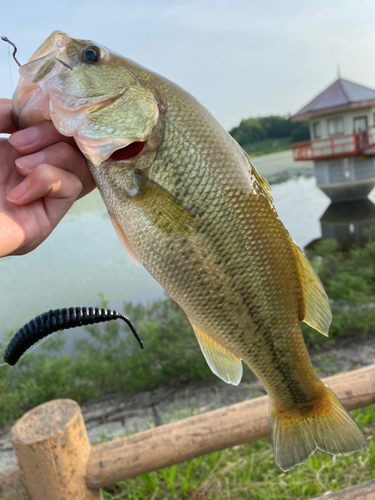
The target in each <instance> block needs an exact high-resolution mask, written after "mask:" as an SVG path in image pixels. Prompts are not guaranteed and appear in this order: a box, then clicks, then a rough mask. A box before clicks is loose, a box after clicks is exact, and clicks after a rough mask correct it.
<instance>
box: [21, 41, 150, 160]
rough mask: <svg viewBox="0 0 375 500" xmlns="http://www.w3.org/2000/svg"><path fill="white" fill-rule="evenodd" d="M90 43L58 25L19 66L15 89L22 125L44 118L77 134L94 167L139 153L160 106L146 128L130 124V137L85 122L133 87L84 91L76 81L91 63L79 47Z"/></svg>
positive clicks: (67, 132) (71, 134) (70, 134)
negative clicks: (17, 81)
mask: <svg viewBox="0 0 375 500" xmlns="http://www.w3.org/2000/svg"><path fill="white" fill-rule="evenodd" d="M87 43H89V42H88V41H85V40H76V39H73V38H70V37H69V36H68V35H66V34H65V33H63V32H61V31H55V32H53V33H52V34H51V35H50V37H49V38H48V39H47V40H46V41H45V42H44V43H43V44H42V45H41V46H40V47H39V48H38V49H37V51H36V52H35V53H34V54H33V55H32V56H31V58H30V60H29V61H28V62H27V63H26V64H25V65H23V66H21V67H20V68H19V74H20V80H19V83H18V86H17V88H16V90H15V93H14V95H13V117H14V121H15V123H16V125H18V127H19V128H26V127H29V126H32V125H35V124H36V123H39V122H41V121H44V120H49V121H52V122H53V124H54V126H55V128H56V129H57V130H58V131H59V132H60V133H61V134H62V135H65V136H67V137H73V138H74V139H75V141H76V143H77V145H78V147H79V149H80V150H81V152H82V153H83V154H84V156H85V157H86V158H87V159H88V160H89V161H90V162H91V163H92V164H93V165H94V166H95V167H100V166H102V164H103V163H105V162H106V160H109V161H110V162H113V161H122V160H129V159H133V158H135V157H137V156H138V155H140V154H141V152H142V151H143V149H144V147H145V145H146V143H147V141H148V138H149V136H150V133H151V130H152V129H153V127H154V125H155V124H156V122H157V120H158V116H159V111H158V108H157V107H156V110H155V113H154V116H152V117H151V119H150V123H148V124H147V127H146V129H145V130H143V131H142V133H138V131H137V130H131V131H129V132H130V133H129V136H130V137H129V136H126V135H125V136H124V135H122V134H118V133H117V135H113V134H112V135H111V134H107V133H106V132H104V135H103V136H101V135H100V133H99V132H97V129H96V130H95V129H90V130H88V128H87V127H85V124H86V123H87V119H88V116H89V114H90V112H91V111H92V110H95V111H98V110H99V111H100V109H102V108H105V107H106V106H109V105H111V104H112V103H114V102H115V101H116V100H117V99H119V98H120V99H121V98H123V97H124V96H125V94H126V92H127V91H128V88H130V87H127V86H124V87H122V86H121V85H122V84H120V85H117V87H115V88H108V86H107V90H106V91H105V90H104V92H103V94H102V93H101V92H92V94H91V95H90V94H89V95H85V92H84V90H85V87H84V85H82V86H80V85H79V84H78V85H76V82H77V81H78V82H79V81H80V79H81V81H82V78H83V77H85V73H83V77H82V71H86V69H85V68H87V65H85V64H84V63H83V62H82V60H81V59H80V51H81V50H82V48H83V47H85V46H87ZM101 49H103V58H105V57H107V54H108V52H107V51H106V49H105V48H103V47H101ZM70 73H71V74H70ZM89 76H90V75H89ZM105 92H109V93H108V94H106V93H105ZM91 116H92V115H91ZM108 128H110V127H108ZM134 132H135V133H134ZM133 143H134V146H133V145H132V144H133ZM105 165H106V163H105V164H104V165H103V166H105Z"/></svg>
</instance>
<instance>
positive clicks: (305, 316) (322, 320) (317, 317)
mask: <svg viewBox="0 0 375 500" xmlns="http://www.w3.org/2000/svg"><path fill="white" fill-rule="evenodd" d="M292 247H293V252H294V256H295V260H296V263H297V269H298V275H299V282H300V284H301V289H302V300H303V303H302V307H301V310H302V311H301V316H302V317H300V321H304V322H305V323H307V324H308V325H310V326H311V327H312V328H315V330H318V332H320V333H321V334H323V335H325V336H326V337H328V330H329V325H330V324H331V321H332V312H331V306H330V305H329V299H328V297H327V294H326V292H325V290H324V288H323V285H322V282H321V281H320V279H319V276H318V275H317V274H316V272H315V271H314V269H313V267H312V265H311V264H310V262H309V261H308V260H307V259H306V257H305V255H304V254H303V253H302V250H301V249H300V248H299V247H298V246H297V245H296V244H295V243H294V242H292Z"/></svg>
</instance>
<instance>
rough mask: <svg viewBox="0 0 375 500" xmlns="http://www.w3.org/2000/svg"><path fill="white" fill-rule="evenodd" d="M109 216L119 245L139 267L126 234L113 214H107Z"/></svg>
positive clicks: (139, 264)
mask: <svg viewBox="0 0 375 500" xmlns="http://www.w3.org/2000/svg"><path fill="white" fill-rule="evenodd" d="M109 218H110V219H111V222H112V225H113V227H114V228H115V231H116V234H117V238H118V240H119V242H120V243H121V245H122V246H123V247H124V248H125V251H126V253H127V254H128V257H129V259H130V260H131V261H132V262H133V264H135V265H136V266H137V267H141V265H142V264H141V261H140V260H139V259H138V256H137V254H136V253H135V252H134V250H133V247H132V246H131V245H130V243H129V240H128V238H127V237H126V234H125V233H124V231H123V230H122V227H121V226H120V224H119V223H118V222H117V220H116V219H115V218H114V217H113V215H111V214H109Z"/></svg>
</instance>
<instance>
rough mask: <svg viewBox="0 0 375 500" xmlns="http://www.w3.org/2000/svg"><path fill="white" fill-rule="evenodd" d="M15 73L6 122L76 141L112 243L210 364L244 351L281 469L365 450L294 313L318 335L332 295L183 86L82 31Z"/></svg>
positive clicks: (55, 37) (50, 43)
mask: <svg viewBox="0 0 375 500" xmlns="http://www.w3.org/2000/svg"><path fill="white" fill-rule="evenodd" d="M19 72H20V75H21V78H20V82H19V84H18V87H17V89H16V91H15V94H14V97H13V109H14V117H15V121H16V122H17V123H18V124H19V126H20V127H26V126H29V125H32V124H34V123H36V122H39V121H41V120H52V121H53V123H54V125H55V127H56V128H57V129H58V130H59V131H60V132H61V133H62V134H64V135H66V136H71V137H74V138H75V140H76V142H77V144H78V146H79V148H80V149H81V151H82V153H83V154H84V155H85V157H86V158H87V160H88V164H89V167H90V170H91V173H92V175H93V177H94V179H95V181H96V184H97V186H98V188H99V190H100V192H101V195H102V197H103V200H104V202H105V204H106V207H107V209H108V212H109V214H110V216H111V220H112V222H113V225H114V227H115V229H116V232H117V235H118V237H119V240H120V241H121V243H122V244H123V246H124V247H125V249H126V250H127V252H128V254H129V256H130V258H131V259H132V260H133V262H135V263H137V264H140V263H141V264H143V265H144V267H145V268H146V269H147V270H148V271H149V272H150V273H151V274H152V275H153V276H154V277H155V278H156V280H158V281H159V283H161V285H162V286H163V287H164V288H165V290H166V291H167V292H168V293H169V295H170V296H171V297H172V298H173V299H174V300H175V301H176V302H177V303H178V304H179V305H180V306H181V307H182V309H183V310H184V311H185V313H186V314H187V316H188V318H189V320H190V322H191V324H192V326H193V329H194V331H195V334H196V336H197V339H198V342H199V345H200V347H201V349H202V352H203V355H204V356H205V358H206V360H207V363H208V364H209V366H210V368H211V369H212V371H213V372H214V373H215V374H216V375H217V376H218V377H220V378H221V379H222V380H224V381H225V382H228V383H230V384H238V383H239V382H240V380H241V377H242V360H243V361H244V362H245V363H246V364H248V365H249V367H250V368H251V370H252V371H253V372H254V373H255V374H256V375H257V377H259V379H260V380H261V382H262V383H263V385H264V387H265V388H266V390H267V392H268V394H269V397H270V419H271V439H272V444H273V449H274V454H275V460H276V463H277V465H278V466H279V467H281V468H282V469H283V470H289V469H291V468H292V467H294V466H295V465H297V464H301V463H303V462H305V461H306V460H307V459H308V457H309V456H310V455H311V454H312V453H314V451H315V450H316V449H320V450H323V451H325V452H327V453H331V454H333V455H342V454H346V453H351V452H354V451H358V450H361V449H363V448H365V447H366V440H365V437H364V436H363V434H362V432H361V431H360V430H359V428H358V426H357V424H356V423H355V422H354V420H353V419H352V418H351V416H350V415H349V413H348V412H347V411H346V410H345V409H344V408H343V407H342V405H341V404H340V402H339V401H338V399H337V398H336V396H335V395H334V394H333V393H332V392H331V391H330V390H329V389H328V388H327V387H326V386H325V385H324V384H323V383H322V382H321V381H320V380H319V378H318V377H317V375H316V373H315V372H314V370H313V367H312V365H311V362H310V359H309V356H308V353H307V351H306V347H305V344H304V341H303V338H302V334H301V328H300V322H301V321H304V322H305V323H307V324H309V325H310V326H312V327H313V328H315V329H316V330H318V331H319V332H321V333H322V334H323V335H327V334H328V329H329V325H330V322H331V310H330V306H329V301H328V298H327V296H326V294H325V292H324V289H323V287H322V284H321V282H320V280H319V278H318V277H317V275H316V273H315V271H314V270H313V268H312V267H311V265H310V264H309V262H308V261H307V259H306V258H305V256H304V255H303V253H302V252H301V250H300V249H299V248H298V246H297V245H296V244H295V243H294V242H293V241H292V239H291V238H290V236H289V234H288V232H287V230H286V229H285V227H284V226H283V224H282V223H281V221H280V219H279V218H278V216H277V213H276V211H275V208H274V206H273V203H272V198H271V196H270V193H269V191H270V187H269V186H268V184H267V182H266V181H265V180H264V179H263V178H262V176H261V175H260V174H259V173H258V172H257V171H256V169H255V168H254V166H253V164H252V163H251V161H250V159H249V157H248V156H247V155H246V154H245V153H244V151H243V150H242V149H241V147H240V146H239V145H238V144H237V143H236V141H235V140H234V139H233V138H232V137H231V136H230V135H229V134H228V133H227V132H226V131H225V130H224V129H223V128H222V127H221V126H220V125H219V123H218V122H217V121H216V120H215V119H214V118H213V117H212V116H211V114H210V113H209V112H208V111H207V110H206V109H205V108H204V107H203V106H202V105H201V104H199V102H197V100H196V99H194V97H192V96H191V95H190V94H188V93H187V92H185V91H184V90H183V89H181V88H180V87H179V86H177V85H175V84H174V83H172V82H170V81H169V80H167V79H166V78H163V77H162V76H160V75H157V74H156V73H153V72H152V71H149V70H147V69H145V68H143V67H141V66H140V65H138V64H136V63H135V62H133V61H131V60H129V59H125V58H123V57H121V56H118V55H116V54H114V53H113V52H111V51H109V50H108V49H106V48H104V47H102V46H101V45H98V44H97V43H94V42H91V41H86V40H78V39H74V38H70V37H69V36H68V35H66V34H65V33H62V32H58V31H55V32H54V33H52V35H51V36H50V37H49V38H48V39H47V40H46V41H45V42H44V43H43V45H42V46H41V47H40V48H39V49H38V50H37V51H36V52H35V54H34V55H33V56H32V57H31V59H30V60H29V62H28V63H27V64H25V65H24V66H21V68H20V70H19Z"/></svg>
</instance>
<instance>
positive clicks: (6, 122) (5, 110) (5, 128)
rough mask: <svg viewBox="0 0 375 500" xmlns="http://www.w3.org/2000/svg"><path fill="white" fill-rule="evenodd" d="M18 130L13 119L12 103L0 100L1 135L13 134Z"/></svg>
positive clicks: (7, 100) (8, 100)
mask: <svg viewBox="0 0 375 500" xmlns="http://www.w3.org/2000/svg"><path fill="white" fill-rule="evenodd" d="M17 130H18V129H17V127H16V125H15V124H14V121H13V117H12V101H11V100H10V99H0V134H13V132H16V131H17Z"/></svg>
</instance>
